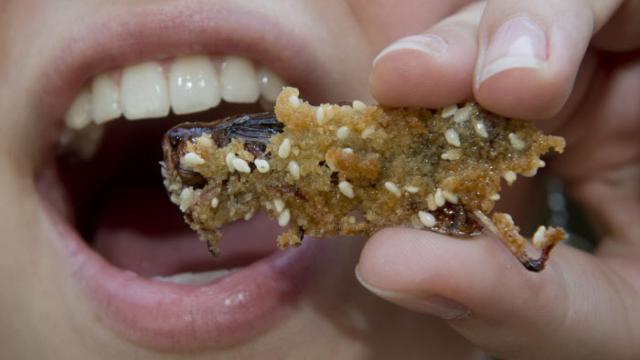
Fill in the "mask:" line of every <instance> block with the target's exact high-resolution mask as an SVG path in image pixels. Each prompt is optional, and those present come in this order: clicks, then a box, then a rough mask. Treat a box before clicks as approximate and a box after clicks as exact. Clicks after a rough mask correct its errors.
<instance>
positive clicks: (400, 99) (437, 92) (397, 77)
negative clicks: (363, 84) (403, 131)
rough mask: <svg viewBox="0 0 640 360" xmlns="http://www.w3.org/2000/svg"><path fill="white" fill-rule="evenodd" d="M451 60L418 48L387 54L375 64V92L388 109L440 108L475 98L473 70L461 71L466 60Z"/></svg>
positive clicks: (372, 90)
mask: <svg viewBox="0 0 640 360" xmlns="http://www.w3.org/2000/svg"><path fill="white" fill-rule="evenodd" d="M448 57H449V56H447V55H436V56H434V55H432V54H425V53H423V52H421V51H417V50H414V49H398V50H395V51H394V52H392V53H387V54H386V55H384V56H383V57H381V58H380V59H379V61H378V62H376V63H375V64H374V67H373V70H372V73H371V77H370V87H371V92H372V94H373V96H374V97H375V98H376V99H377V100H378V102H380V103H381V104H384V105H388V106H419V107H430V108H438V107H444V106H448V105H451V104H455V103H459V102H462V101H464V100H465V99H468V98H470V97H471V89H470V88H469V86H468V84H469V83H470V82H471V71H470V70H467V71H461V70H460V67H465V65H464V64H461V62H462V61H458V62H457V64H456V63H454V64H452V63H451V62H449V61H447V60H446V59H447V58H448ZM466 67H468V68H469V69H470V68H471V66H469V65H466Z"/></svg>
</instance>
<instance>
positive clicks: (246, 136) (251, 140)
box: [162, 88, 566, 271]
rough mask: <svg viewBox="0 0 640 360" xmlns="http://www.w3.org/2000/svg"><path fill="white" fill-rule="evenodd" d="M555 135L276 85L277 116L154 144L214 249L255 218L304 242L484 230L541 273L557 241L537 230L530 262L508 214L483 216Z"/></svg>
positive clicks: (556, 143) (175, 191)
mask: <svg viewBox="0 0 640 360" xmlns="http://www.w3.org/2000/svg"><path fill="white" fill-rule="evenodd" d="M563 149H564V139H562V138H560V137H556V136H548V135H544V134H542V133H541V132H540V131H539V130H538V129H536V128H535V127H534V125H533V124H531V123H530V122H526V121H519V120H513V119H506V118H504V117H501V116H497V115H494V114H491V113H489V112H487V111H485V110H483V109H481V108H480V107H479V106H478V105H477V104H474V103H467V104H462V105H460V106H452V107H448V108H444V109H440V110H429V109H421V108H386V107H381V106H367V105H365V104H363V103H362V102H359V101H354V102H353V104H351V105H332V104H322V105H319V106H313V105H311V104H309V103H307V102H305V101H303V100H301V99H300V98H299V93H298V90H297V89H294V88H284V89H283V91H282V92H281V94H280V95H279V97H278V99H277V102H276V106H275V113H260V114H247V115H240V116H235V117H230V118H226V119H222V120H218V121H214V122H211V123H184V124H181V125H178V126H176V127H174V128H173V129H171V130H169V131H168V132H167V134H166V136H165V138H164V142H163V151H164V162H163V163H162V173H163V176H164V179H165V180H164V184H165V186H166V188H167V190H168V193H169V196H170V197H171V200H172V201H173V202H174V203H176V204H177V205H178V206H179V207H180V209H181V210H182V211H183V212H184V218H185V220H186V221H187V222H188V223H189V225H190V226H191V227H192V228H193V229H194V230H195V231H197V232H198V233H199V234H200V236H201V237H202V238H203V240H205V241H206V242H207V244H208V247H209V250H210V251H211V252H212V253H216V252H217V248H218V242H219V240H220V232H219V229H220V227H221V226H222V225H224V224H226V223H230V222H233V221H236V220H241V219H249V218H251V217H252V216H253V214H255V213H256V212H257V211H260V210H264V211H266V212H267V213H269V214H270V215H271V216H273V217H274V218H276V219H277V221H278V223H279V224H280V225H281V226H283V227H287V228H288V229H287V231H285V232H284V233H283V234H281V235H280V236H279V237H278V239H277V243H278V245H279V246H280V247H282V248H286V247H288V246H297V245H299V244H300V243H301V241H302V239H303V237H304V235H311V236H314V237H328V236H335V235H356V234H367V235H370V234H372V233H374V232H376V231H377V230H379V229H381V228H384V227H389V226H399V225H404V226H410V227H415V228H426V229H430V230H433V231H437V232H440V233H444V234H450V235H454V236H472V235H476V234H478V233H480V232H481V231H482V230H483V229H487V230H489V231H490V232H492V233H494V234H495V235H497V237H499V238H500V239H501V240H502V241H503V242H504V243H505V244H506V245H507V246H508V247H509V249H510V251H511V252H512V253H513V254H514V255H515V256H516V257H517V258H518V260H519V261H520V262H521V263H522V264H523V265H524V266H525V267H526V268H527V269H529V270H532V271H540V270H542V269H543V268H544V264H545V262H546V260H547V258H548V256H549V252H550V251H551V249H552V248H553V247H554V245H556V244H557V243H558V242H559V241H561V240H562V239H564V238H565V237H566V233H565V232H564V231H563V230H562V229H556V228H545V227H544V226H541V227H539V228H538V230H537V231H536V232H535V234H534V235H533V239H532V240H533V241H532V242H533V245H534V246H535V247H536V248H538V249H540V250H541V251H540V255H539V257H537V258H532V257H530V256H529V255H528V254H527V243H528V240H527V239H525V238H524V237H523V236H521V235H520V234H519V229H518V227H517V226H516V225H514V223H513V221H512V220H511V217H510V216H509V215H507V214H503V213H493V214H491V212H492V209H493V207H494V203H495V202H496V201H497V200H499V198H500V195H499V192H500V187H501V181H503V182H506V183H507V184H509V185H510V184H511V183H513V182H514V181H515V180H516V178H517V175H524V176H533V175H535V174H536V172H537V170H538V169H539V168H541V167H543V166H544V165H545V163H544V161H543V160H541V159H540V157H541V156H542V155H544V154H545V153H547V152H548V151H550V150H555V151H556V152H562V151H563Z"/></svg>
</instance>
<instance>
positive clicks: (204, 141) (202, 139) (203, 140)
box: [197, 135, 213, 148]
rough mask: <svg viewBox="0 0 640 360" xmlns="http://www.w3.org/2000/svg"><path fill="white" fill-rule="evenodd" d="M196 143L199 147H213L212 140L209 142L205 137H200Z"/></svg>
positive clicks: (208, 138) (209, 139)
mask: <svg viewBox="0 0 640 360" xmlns="http://www.w3.org/2000/svg"><path fill="white" fill-rule="evenodd" d="M197 142H198V144H199V145H200V146H204V147H206V148H212V147H213V140H211V138H210V137H208V136H205V135H201V136H200V137H199V138H198V139H197Z"/></svg>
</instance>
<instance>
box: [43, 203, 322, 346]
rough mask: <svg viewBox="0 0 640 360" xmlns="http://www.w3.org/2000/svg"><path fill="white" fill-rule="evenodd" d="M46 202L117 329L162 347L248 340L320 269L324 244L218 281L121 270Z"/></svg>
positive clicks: (99, 308)
mask: <svg viewBox="0 0 640 360" xmlns="http://www.w3.org/2000/svg"><path fill="white" fill-rule="evenodd" d="M45 207H46V208H47V209H48V210H49V211H47V213H48V214H47V217H48V218H49V219H52V220H53V222H52V224H53V226H54V228H55V230H56V235H57V236H54V238H56V239H57V240H58V241H57V242H58V244H59V245H61V248H62V250H63V251H62V252H63V253H64V254H65V255H66V256H65V257H66V259H65V260H66V261H67V262H68V263H69V264H71V265H72V272H73V275H74V276H73V277H74V278H75V279H76V280H77V283H78V284H79V287H80V288H81V289H82V290H83V292H84V293H86V295H87V298H88V299H89V303H90V304H91V305H92V308H93V309H94V311H95V312H96V313H97V315H98V316H99V318H100V320H102V321H103V322H104V323H106V324H107V325H108V326H109V327H110V328H111V329H113V330H114V331H115V332H116V333H117V334H121V335H122V336H124V337H126V338H128V339H130V340H133V341H134V342H137V343H140V344H141V345H145V346H150V347H154V348H160V349H194V348H203V347H221V346H230V345H235V344H238V343H242V342H244V341H247V340H249V339H251V338H253V337H254V336H256V335H259V334H260V333H263V332H264V331H266V330H267V329H269V328H270V327H271V326H274V325H275V323H276V322H280V321H283V320H284V319H286V317H287V314H290V313H291V310H292V309H293V308H294V307H295V304H296V300H297V299H298V298H299V295H300V294H301V292H302V290H303V287H304V284H305V283H308V279H309V277H310V276H312V274H313V273H314V271H313V268H314V267H315V266H314V263H315V262H316V261H315V260H317V252H318V247H319V244H320V243H321V242H317V241H307V242H305V244H304V245H303V246H301V247H300V248H299V249H295V250H288V251H281V252H276V253H274V254H272V255H270V256H269V257H266V258H264V259H262V260H259V261H257V262H255V263H253V264H251V265H249V266H247V267H246V268H244V269H242V270H240V271H237V272H233V273H232V274H230V275H227V276H225V277H223V278H220V279H217V280H215V281H213V282H212V283H210V284H206V285H202V286H187V285H181V284H175V283H168V282H162V281H157V280H152V279H147V278H143V277H140V276H138V275H137V274H135V273H133V272H131V271H125V270H122V269H118V268H116V267H114V266H112V265H111V264H109V263H108V262H107V261H105V260H104V259H103V258H102V257H101V256H100V255H99V254H97V253H96V252H95V251H93V250H92V249H91V248H89V247H88V246H87V245H86V244H85V242H84V241H83V240H82V239H81V238H80V237H79V236H78V235H77V234H76V232H75V231H74V230H73V229H71V228H70V227H69V226H68V224H67V223H66V222H65V221H64V220H62V219H61V218H60V217H59V216H58V214H57V213H56V212H55V211H53V210H52V209H49V207H48V206H46V205H45Z"/></svg>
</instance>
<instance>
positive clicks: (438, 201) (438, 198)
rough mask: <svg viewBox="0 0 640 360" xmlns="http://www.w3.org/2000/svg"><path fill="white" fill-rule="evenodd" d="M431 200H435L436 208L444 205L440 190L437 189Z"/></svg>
mask: <svg viewBox="0 0 640 360" xmlns="http://www.w3.org/2000/svg"><path fill="white" fill-rule="evenodd" d="M433 199H434V200H435V202H436V206H437V207H440V206H443V205H444V203H445V201H446V199H445V198H444V194H443V193H442V189H440V188H438V189H437V190H436V194H435V195H434V196H433Z"/></svg>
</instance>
